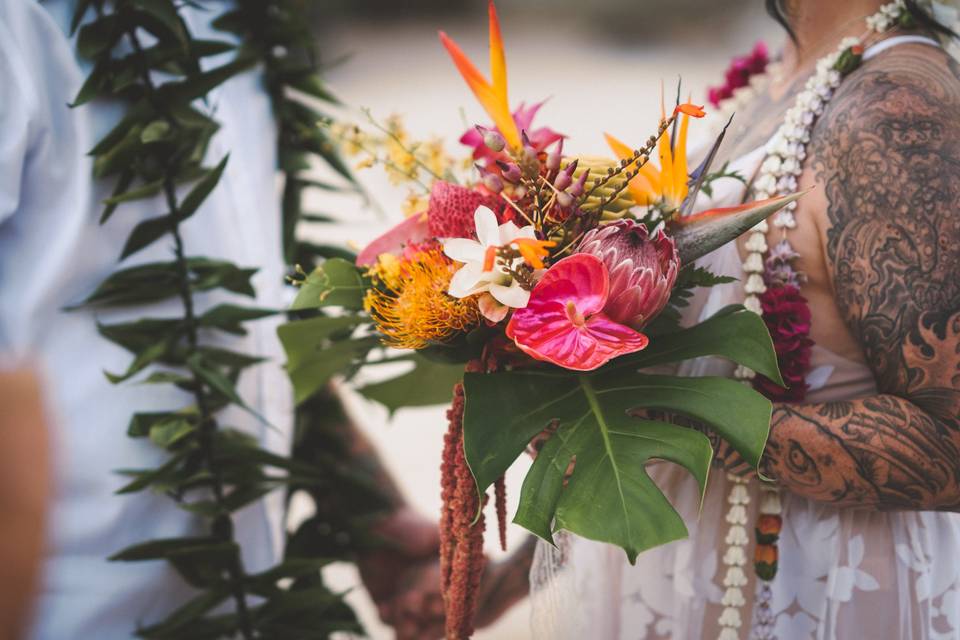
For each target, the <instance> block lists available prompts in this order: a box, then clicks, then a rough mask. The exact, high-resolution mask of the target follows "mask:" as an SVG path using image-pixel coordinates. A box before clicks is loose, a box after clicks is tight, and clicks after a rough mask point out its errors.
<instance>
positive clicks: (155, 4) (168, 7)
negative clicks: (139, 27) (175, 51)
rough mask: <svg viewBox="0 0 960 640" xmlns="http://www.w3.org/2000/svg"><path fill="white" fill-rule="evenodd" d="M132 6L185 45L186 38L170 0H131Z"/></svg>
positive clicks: (175, 8) (175, 9)
mask: <svg viewBox="0 0 960 640" xmlns="http://www.w3.org/2000/svg"><path fill="white" fill-rule="evenodd" d="M133 4H134V5H136V6H137V7H139V8H140V9H141V10H142V11H144V12H146V13H148V14H150V15H151V16H153V17H154V18H156V19H157V20H159V21H160V22H161V23H163V25H164V26H165V27H166V28H167V29H168V30H169V31H170V32H171V33H173V34H176V35H177V36H178V37H179V39H181V40H182V41H183V42H184V43H186V40H187V38H188V36H187V34H186V33H185V32H184V29H183V25H182V24H181V23H180V16H179V14H178V13H177V7H176V5H175V4H174V3H173V2H172V1H171V0H133Z"/></svg>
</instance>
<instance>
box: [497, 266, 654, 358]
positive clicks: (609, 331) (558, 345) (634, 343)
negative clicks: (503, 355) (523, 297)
mask: <svg viewBox="0 0 960 640" xmlns="http://www.w3.org/2000/svg"><path fill="white" fill-rule="evenodd" d="M609 293H610V278H609V276H608V275H607V269H606V267H605V266H604V265H603V262H602V261H601V260H600V259H599V258H597V257H596V256H591V255H586V254H576V255H572V256H569V257H567V258H564V259H563V260H560V261H559V262H557V263H555V264H554V265H553V266H552V267H550V269H548V270H547V272H546V273H545V274H544V275H543V278H541V280H540V282H538V283H537V285H536V286H535V287H534V288H533V291H532V292H531V293H530V301H529V302H528V303H527V306H526V307H524V308H523V309H517V310H516V311H514V312H513V317H512V318H511V319H510V323H509V324H508V325H507V332H506V333H507V337H508V338H510V339H511V340H513V341H514V342H515V343H516V345H517V347H519V348H520V350H522V351H523V352H524V353H526V354H527V355H529V356H531V357H533V358H535V359H537V360H543V361H546V362H551V363H553V364H555V365H558V366H561V367H564V368H565V369H573V370H574V371H591V370H593V369H596V368H598V367H601V366H603V365H604V364H606V363H607V362H609V361H610V360H612V359H613V358H616V357H617V356H621V355H624V354H627V353H633V352H634V351H640V350H641V349H644V348H645V347H646V346H647V343H648V342H649V339H648V338H647V336H645V335H643V334H642V333H638V332H636V331H634V330H633V329H631V328H630V327H627V326H625V325H622V324H620V323H618V322H614V321H613V320H611V319H610V318H608V317H607V316H606V315H605V314H604V313H603V308H604V305H605V304H606V303H607V296H608V294H609Z"/></svg>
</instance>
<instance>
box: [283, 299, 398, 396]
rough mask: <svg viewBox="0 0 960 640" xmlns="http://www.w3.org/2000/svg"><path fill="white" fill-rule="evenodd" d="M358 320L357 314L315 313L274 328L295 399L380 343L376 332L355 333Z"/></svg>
mask: <svg viewBox="0 0 960 640" xmlns="http://www.w3.org/2000/svg"><path fill="white" fill-rule="evenodd" d="M361 322H362V319H361V318H359V317H357V316H340V317H335V318H334V317H328V316H316V317H314V318H309V319H307V320H297V321H294V322H290V323H287V324H285V325H282V326H281V327H280V328H279V329H277V334H278V335H279V336H280V342H281V343H282V344H283V349H284V351H286V353H287V365H286V367H287V374H288V375H289V376H290V381H291V382H292V383H293V392H294V399H295V400H296V402H297V403H300V402H303V401H304V400H306V399H307V398H309V397H310V396H312V395H313V394H314V393H316V392H317V391H319V390H321V389H323V388H324V387H326V385H327V383H328V382H329V381H330V378H332V377H333V376H334V375H336V374H338V373H341V372H343V371H345V370H348V369H349V368H350V367H351V366H352V365H353V364H359V363H361V362H363V360H364V358H365V357H366V355H367V353H369V352H370V350H371V349H373V348H374V347H376V346H377V345H378V344H379V339H378V338H376V337H375V336H360V337H354V329H355V328H356V327H357V326H358V325H359V324H360V323H361Z"/></svg>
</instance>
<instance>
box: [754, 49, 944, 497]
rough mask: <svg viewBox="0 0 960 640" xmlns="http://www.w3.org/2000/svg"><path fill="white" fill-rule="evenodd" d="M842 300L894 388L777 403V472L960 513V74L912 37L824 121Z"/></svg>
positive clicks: (832, 255) (826, 487)
mask: <svg viewBox="0 0 960 640" xmlns="http://www.w3.org/2000/svg"><path fill="white" fill-rule="evenodd" d="M811 152H812V160H811V167H812V168H813V169H814V171H815V173H816V178H817V182H818V183H819V184H820V185H821V186H822V187H823V188H824V189H825V193H826V196H827V200H828V209H827V212H826V214H827V215H826V217H827V222H826V224H825V225H823V226H825V227H826V253H827V258H828V264H829V267H830V270H831V276H832V280H833V285H834V290H835V297H836V302H837V305H838V308H839V310H840V312H841V315H842V316H843V318H844V320H845V321H846V322H847V324H848V326H849V327H850V329H851V331H852V333H853V335H854V336H855V337H856V339H857V340H858V341H859V343H860V345H861V347H862V349H863V352H864V355H865V357H866V360H867V362H868V364H869V365H870V367H871V368H872V370H873V372H874V376H875V378H876V381H877V387H878V390H879V392H880V394H882V395H877V396H873V397H869V398H862V399H858V400H854V401H850V402H835V403H828V404H809V405H786V406H778V407H777V408H776V410H775V412H774V419H773V425H772V427H773V430H772V435H771V440H770V445H769V447H768V453H767V458H768V459H767V462H768V464H769V470H770V473H771V474H772V475H773V476H774V477H776V478H777V479H778V480H779V481H780V482H781V483H783V484H784V485H785V486H786V487H787V488H788V489H789V490H791V491H793V492H795V493H798V494H801V495H804V496H807V497H810V498H812V499H816V500H822V501H828V502H833V503H836V504H839V505H846V506H866V507H873V508H880V509H919V510H924V509H944V510H960V79H958V74H957V67H956V64H955V63H954V62H953V60H952V59H949V58H948V57H947V56H946V54H943V53H942V52H934V51H933V50H931V49H930V48H929V47H923V46H911V45H906V46H903V47H898V48H897V49H896V50H894V51H891V52H888V53H887V54H884V55H881V56H879V57H878V58H877V59H876V60H874V61H871V62H869V63H867V64H866V65H865V66H864V67H863V68H861V69H860V70H858V71H857V72H855V73H854V74H853V75H852V76H850V78H848V79H847V80H846V81H845V82H844V84H843V85H842V86H841V88H840V90H839V91H838V93H837V95H836V96H835V97H834V99H833V100H832V101H831V103H830V105H829V107H828V108H827V111H826V112H825V113H824V115H823V117H822V118H821V119H820V121H819V122H818V124H817V125H816V128H815V131H814V135H813V142H812V144H811Z"/></svg>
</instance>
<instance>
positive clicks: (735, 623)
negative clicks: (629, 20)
mask: <svg viewBox="0 0 960 640" xmlns="http://www.w3.org/2000/svg"><path fill="white" fill-rule="evenodd" d="M898 26H903V27H907V28H908V27H911V26H913V18H912V16H911V15H910V13H909V12H908V11H907V8H906V5H905V3H904V1H903V0H895V1H894V2H890V3H888V4H885V5H883V6H882V7H881V8H880V10H879V11H878V12H877V13H876V14H874V15H871V16H869V17H867V18H866V31H865V33H864V34H862V35H861V36H860V37H855V38H853V37H852V38H844V39H843V40H842V41H841V42H840V45H839V46H838V47H837V49H836V50H835V51H833V52H832V53H830V54H828V55H826V56H824V57H823V58H822V59H820V60H819V61H818V62H817V66H816V71H815V73H814V74H813V76H812V77H811V78H810V79H809V80H808V81H807V83H806V85H805V87H804V90H803V91H801V92H800V94H799V95H798V96H797V99H796V102H795V103H794V105H793V106H792V107H791V108H790V109H789V110H788V111H787V114H786V116H785V119H784V123H783V125H781V127H780V128H779V129H778V130H777V132H776V133H775V134H774V136H773V137H772V138H771V139H770V141H769V142H768V144H767V146H766V154H767V155H766V158H765V159H764V161H763V163H762V164H761V166H760V172H759V174H758V176H757V179H756V180H755V182H754V184H753V195H754V197H755V198H756V199H758V200H762V199H766V198H770V197H774V196H776V195H778V194H784V193H793V192H794V191H796V189H797V187H798V179H799V177H800V175H801V173H802V172H803V161H804V160H805V159H806V156H807V151H806V147H807V145H808V144H809V142H810V139H811V134H812V131H813V126H814V124H815V122H816V120H817V118H818V117H819V116H820V115H822V114H823V111H824V109H825V107H826V104H827V103H828V102H829V100H830V98H831V97H833V95H834V93H835V92H836V90H837V87H839V86H840V83H841V81H842V80H843V78H844V77H846V76H847V75H849V74H850V73H851V72H852V71H854V70H855V69H856V68H857V67H858V66H859V65H860V63H861V61H862V59H863V54H864V50H865V44H866V42H867V39H868V38H870V37H871V36H873V35H875V34H883V33H886V32H887V31H890V30H891V29H894V28H896V27H898ZM761 52H764V49H763V48H761V47H759V46H758V47H756V48H755V49H754V52H753V53H752V54H751V55H750V56H747V57H745V58H738V59H736V60H735V61H734V64H733V65H732V66H731V69H730V70H729V71H728V72H727V85H726V86H724V87H719V88H714V89H711V94H710V95H711V98H717V99H718V100H722V99H723V97H726V96H729V97H727V99H726V100H725V101H724V102H723V103H721V105H720V106H721V109H723V110H724V111H730V110H732V109H734V108H736V106H739V105H742V104H743V103H744V102H746V101H748V100H749V99H751V98H752V97H753V94H754V91H753V90H751V87H753V88H759V87H762V86H764V85H765V84H766V83H767V82H768V79H767V78H766V77H765V75H764V74H750V73H749V70H750V69H751V68H752V61H753V60H757V61H759V60H760V55H759V54H760V53H761ZM756 66H757V67H759V62H758V63H757V65H756ZM738 91H739V92H740V93H739V95H738V93H737V92H738ZM734 103H736V104H734ZM796 209H797V204H796V202H793V203H790V204H788V205H787V206H786V207H784V208H783V209H782V210H781V211H779V212H778V213H776V214H775V215H774V216H773V219H772V223H773V226H774V228H776V229H778V230H779V231H780V234H781V239H780V241H779V242H778V243H777V244H775V245H774V246H773V247H772V248H769V247H768V244H767V233H768V232H769V230H770V226H769V224H768V222H767V221H763V222H760V223H759V224H757V225H756V226H755V227H754V228H753V230H752V232H751V233H750V234H749V236H748V237H747V241H746V243H745V248H746V250H747V256H746V258H745V259H744V261H743V271H744V273H745V274H747V278H746V281H745V282H744V292H745V294H746V298H745V300H744V306H746V308H747V309H749V310H751V311H753V312H754V313H758V314H761V315H762V317H763V319H764V323H765V324H766V325H767V328H768V330H769V331H770V335H771V337H772V339H773V342H774V347H775V349H776V352H777V360H778V363H779V366H780V371H781V374H782V376H783V378H784V381H785V382H786V384H787V387H786V388H783V387H780V386H779V385H777V384H775V383H774V382H773V381H771V380H770V379H768V378H766V377H765V376H763V375H759V374H756V373H755V372H753V371H751V370H750V369H749V368H747V367H744V366H742V365H741V366H738V367H737V369H736V371H735V376H736V377H737V378H739V379H740V380H742V381H743V382H745V383H749V384H752V385H753V386H754V388H755V389H757V390H758V391H760V392H761V393H763V394H764V395H765V396H767V397H768V398H770V399H771V400H774V401H780V402H801V401H803V399H804V398H805V397H806V393H807V390H808V385H807V382H806V375H807V373H808V371H809V369H810V358H811V352H812V349H813V344H814V343H813V340H811V338H810V330H811V325H812V315H811V312H810V307H809V305H808V303H807V300H806V298H804V297H803V295H802V294H801V292H800V287H801V285H802V284H803V282H804V281H805V276H804V274H803V273H801V272H799V271H798V270H797V269H796V268H795V262H796V260H797V259H798V258H799V257H800V254H799V253H797V251H796V250H795V249H794V248H793V245H792V244H791V243H790V241H789V239H788V238H787V233H788V231H789V230H791V229H794V228H796V226H797V221H796V217H795V215H794V212H795V211H796ZM768 249H769V251H768ZM732 478H733V477H732ZM742 491H743V487H742V485H741V484H740V483H739V482H738V481H737V480H733V481H732V484H731V490H730V496H729V499H728V500H729V502H730V503H731V510H730V513H728V517H727V519H728V521H731V518H734V517H735V516H737V515H738V514H737V513H734V509H737V508H738V507H739V504H740V502H741V500H740V499H739V498H738V496H740V495H741V493H742ZM735 498H737V499H735ZM781 513H782V505H781V501H780V496H779V491H778V489H777V488H776V487H775V486H767V485H764V486H762V487H761V498H760V505H759V517H758V519H757V523H756V526H755V540H756V547H755V551H754V570H755V572H756V575H757V577H758V578H759V580H760V583H759V585H758V591H757V598H756V607H755V611H754V625H753V634H752V638H754V639H755V640H774V637H775V636H774V634H773V628H774V617H773V614H772V611H771V607H770V601H771V599H772V596H773V593H772V588H771V582H772V581H773V579H774V578H775V577H776V575H777V568H778V561H779V558H778V555H779V552H778V548H777V542H778V540H779V537H780V531H781V529H782V526H783V519H782V515H781ZM737 522H739V520H737ZM731 525H732V526H731V533H730V534H729V535H728V536H727V539H726V544H727V545H728V549H727V553H726V554H725V555H724V560H725V562H726V560H727V559H729V558H733V559H736V558H739V556H740V554H741V553H742V547H743V546H745V545H746V540H745V539H744V536H740V535H734V533H735V529H736V528H737V524H736V523H733V522H731ZM737 531H738V530H737ZM728 557H729V558H728ZM727 564H730V563H727ZM735 569H736V565H734V566H731V567H730V569H728V578H729V577H730V576H729V574H730V572H735ZM733 577H736V576H733ZM728 582H730V580H728V579H725V580H724V586H726V587H727V588H728V594H727V595H725V596H724V599H723V605H724V607H725V608H724V610H723V612H722V613H721V615H720V618H719V624H720V627H721V631H720V635H719V638H720V640H735V639H736V638H738V637H739V629H740V627H741V626H742V619H741V616H740V615H739V611H736V612H734V609H738V608H739V607H741V606H743V604H745V600H744V599H743V598H740V597H736V596H737V594H736V593H730V591H729V590H730V588H731V584H728ZM734 582H735V581H734ZM744 584H745V581H744ZM733 586H734V588H736V586H735V585H733ZM741 586H742V585H741Z"/></svg>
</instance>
